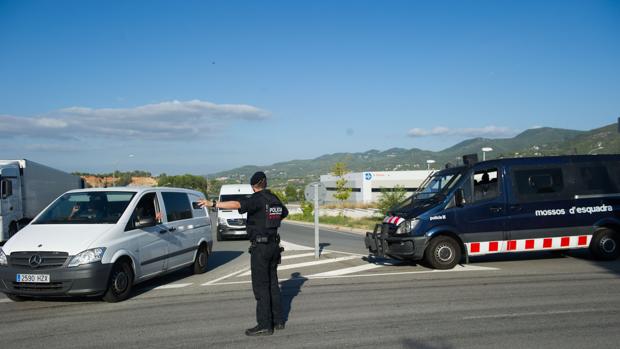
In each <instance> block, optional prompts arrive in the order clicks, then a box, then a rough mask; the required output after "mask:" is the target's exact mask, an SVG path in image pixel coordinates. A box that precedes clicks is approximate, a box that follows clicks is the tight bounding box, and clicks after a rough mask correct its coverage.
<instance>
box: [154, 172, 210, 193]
mask: <svg viewBox="0 0 620 349" xmlns="http://www.w3.org/2000/svg"><path fill="white" fill-rule="evenodd" d="M157 185H159V186H162V187H177V188H187V189H193V190H198V191H200V192H202V193H204V194H205V195H207V191H208V183H207V179H206V178H204V177H202V176H194V175H191V174H184V175H181V176H168V175H166V174H165V173H163V174H162V175H161V176H159V178H158V179H157Z"/></svg>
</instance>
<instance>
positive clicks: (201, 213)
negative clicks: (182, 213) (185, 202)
mask: <svg viewBox="0 0 620 349" xmlns="http://www.w3.org/2000/svg"><path fill="white" fill-rule="evenodd" d="M189 199H190V200H191V201H192V202H196V201H198V200H201V199H202V198H201V197H199V196H198V195H194V194H189ZM192 211H193V212H194V217H206V216H207V212H206V211H205V209H204V208H200V209H194V208H193V207H192Z"/></svg>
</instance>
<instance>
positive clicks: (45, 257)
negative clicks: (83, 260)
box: [9, 252, 69, 269]
mask: <svg viewBox="0 0 620 349" xmlns="http://www.w3.org/2000/svg"><path fill="white" fill-rule="evenodd" d="M33 256H39V257H40V261H41V262H40V264H37V263H31V262H32V260H31V259H33ZM68 257H69V254H68V253H66V252H13V253H11V255H10V256H9V263H10V265H11V266H13V267H19V268H29V269H50V268H59V267H62V266H63V265H64V264H65V262H66V261H67V258H68ZM34 259H35V262H36V261H38V260H39V258H38V257H35V258H34Z"/></svg>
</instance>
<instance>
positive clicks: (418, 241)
mask: <svg viewBox="0 0 620 349" xmlns="http://www.w3.org/2000/svg"><path fill="white" fill-rule="evenodd" d="M427 242H428V239H427V237H426V236H403V237H395V236H385V235H384V234H382V233H381V232H377V231H375V232H367V233H366V238H365V239H364V244H365V245H366V248H367V249H368V251H369V252H370V253H371V254H372V255H374V256H377V257H391V258H395V259H400V260H420V259H422V258H423V257H424V250H425V249H426V245H427Z"/></svg>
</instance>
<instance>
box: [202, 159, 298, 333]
mask: <svg viewBox="0 0 620 349" xmlns="http://www.w3.org/2000/svg"><path fill="white" fill-rule="evenodd" d="M250 184H251V185H252V190H253V191H254V194H252V195H251V196H250V197H249V198H247V199H244V200H241V201H223V202H216V201H215V200H213V201H211V202H209V201H206V200H202V201H201V204H202V205H203V206H207V207H217V208H224V209H233V210H234V209H237V210H239V213H246V212H247V214H248V220H247V224H246V226H247V232H248V238H249V239H250V241H251V243H252V245H251V247H250V253H251V269H252V290H253V291H254V297H255V298H256V322H257V325H256V326H255V327H253V328H250V329H247V330H246V331H245V334H246V335H248V336H263V335H271V334H273V330H274V329H276V330H282V329H284V320H283V318H282V307H281V302H280V285H279V284H278V270H277V268H278V263H279V262H280V246H279V242H280V237H279V235H278V227H279V226H280V221H281V220H282V219H284V218H285V217H286V216H287V215H288V210H287V209H286V206H284V205H283V204H282V202H281V201H280V199H278V197H277V196H275V195H274V194H272V193H271V192H270V191H269V190H267V189H266V188H267V176H265V173H263V172H260V171H259V172H256V173H254V175H253V176H252V178H251V179H250Z"/></svg>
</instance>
